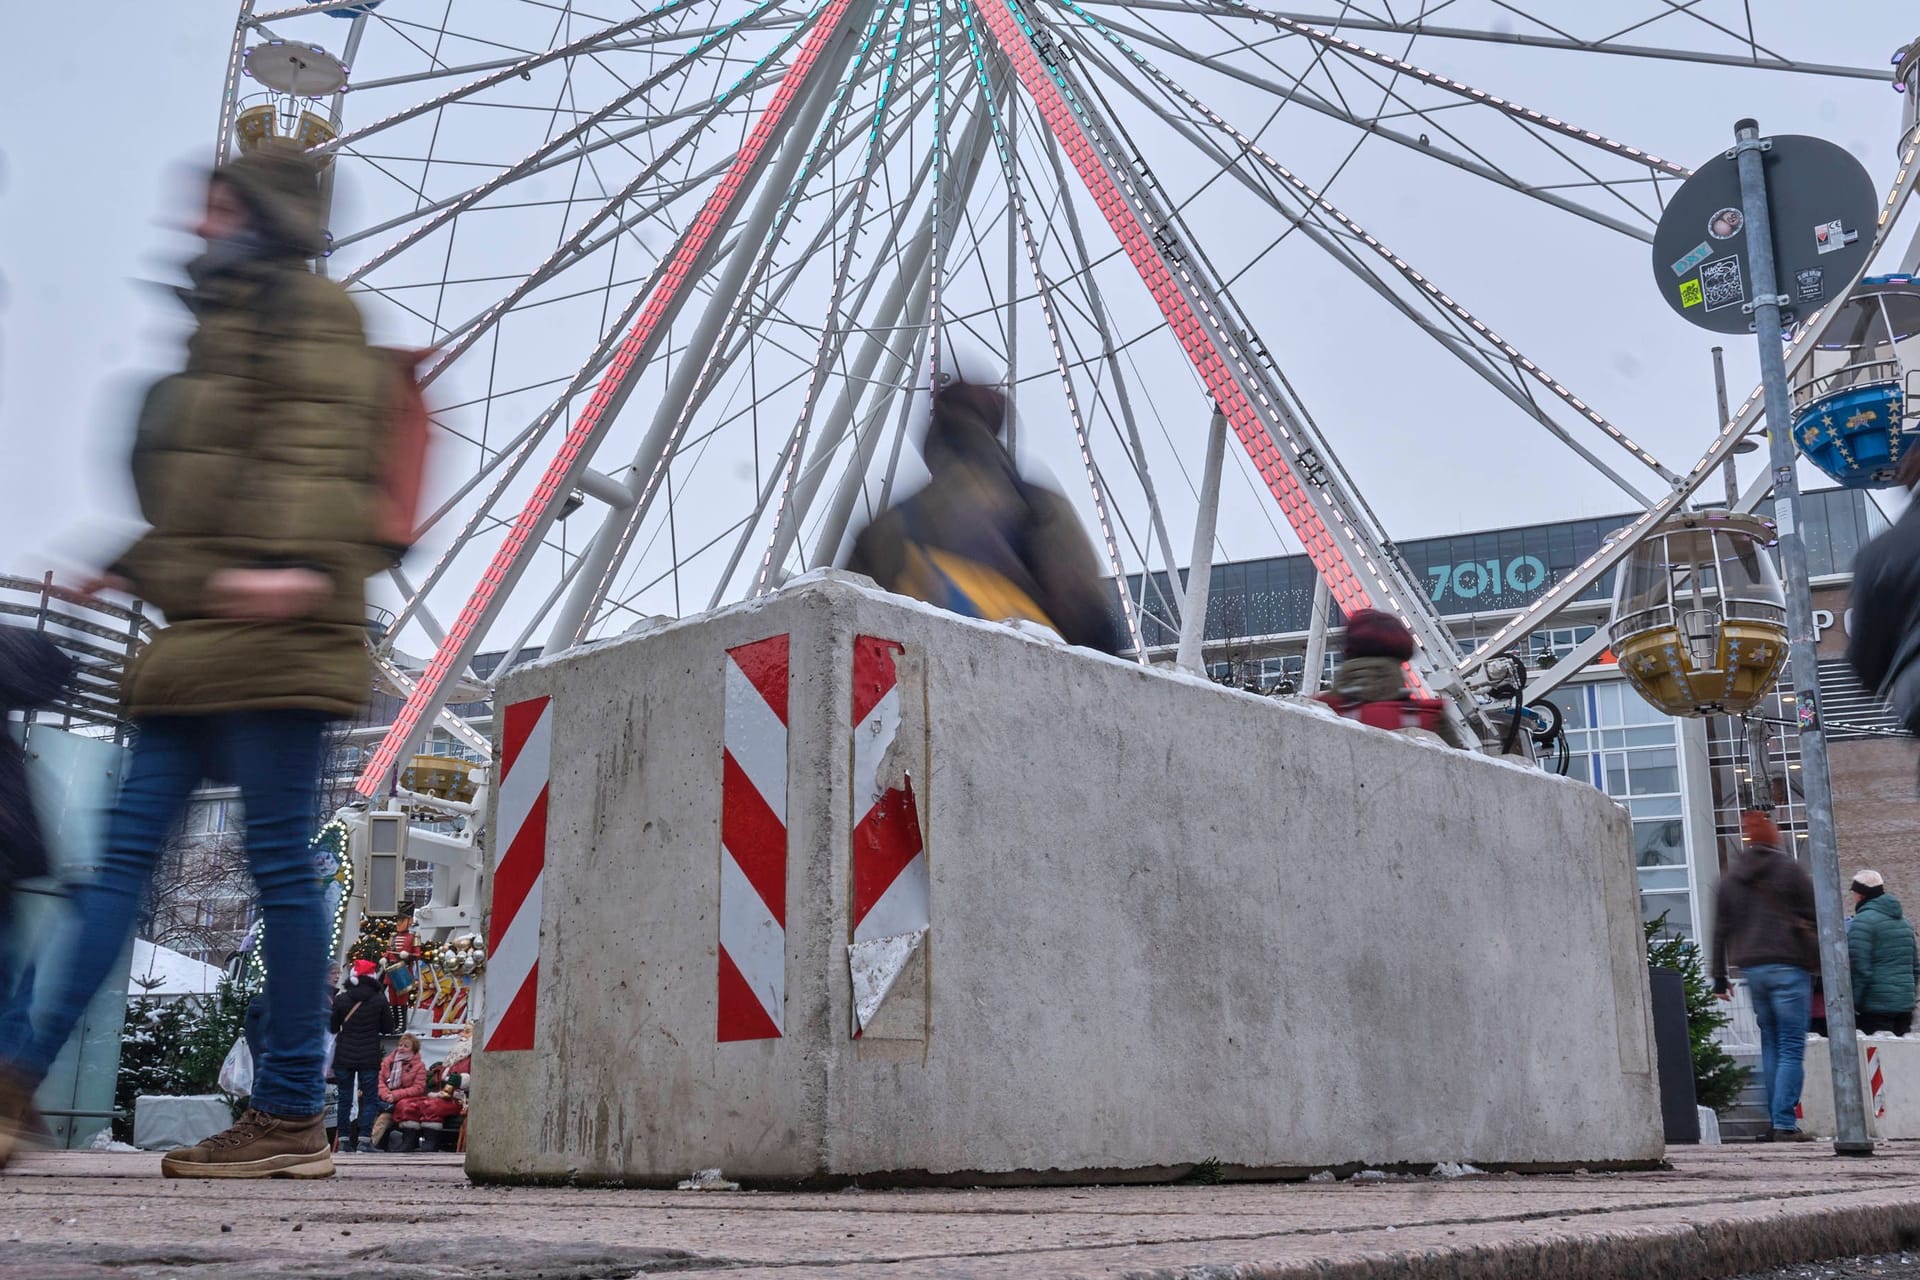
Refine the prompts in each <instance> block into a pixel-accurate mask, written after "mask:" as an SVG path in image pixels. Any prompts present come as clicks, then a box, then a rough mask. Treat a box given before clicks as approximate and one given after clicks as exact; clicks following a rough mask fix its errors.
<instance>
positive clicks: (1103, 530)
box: [963, 0, 1147, 664]
mask: <svg viewBox="0 0 1920 1280" xmlns="http://www.w3.org/2000/svg"><path fill="white" fill-rule="evenodd" d="M963 2H964V3H967V4H969V5H971V6H972V7H973V8H975V9H976V11H977V10H979V8H980V5H977V4H974V0H963ZM984 3H985V4H986V5H994V6H997V5H998V4H999V3H1000V0H984ZM996 16H998V15H997V14H996ZM988 23H989V25H991V23H992V19H991V18H989V19H988ZM966 34H967V45H968V52H969V54H970V55H971V57H972V59H973V66H974V76H975V78H976V79H977V80H978V82H979V85H980V102H981V109H982V110H983V111H985V112H986V116H987V122H988V126H989V128H991V130H992V132H993V141H994V150H995V152H996V153H997V155H998V156H999V159H1000V173H1001V177H1002V179H1003V180H1004V181H1005V182H1006V187H1007V216H1008V217H1010V218H1012V219H1014V220H1015V221H1016V222H1017V223H1018V225H1019V229H1020V241H1021V244H1022V246H1023V247H1024V248H1025V250H1026V256H1027V265H1028V267H1029V269H1030V270H1031V271H1032V273H1033V283H1034V288H1035V289H1036V291H1037V292H1038V299H1039V303H1040V314H1041V317H1042V319H1043V320H1044V321H1045V323H1046V326H1047V340H1048V342H1049V344H1050V345H1051V347H1052V349H1053V357H1054V362H1055V364H1056V365H1057V366H1058V370H1059V376H1060V386H1061V391H1062V393H1063V394H1064V396H1065V397H1066V403H1067V417H1068V419H1069V420H1070V421H1071V422H1072V423H1073V434H1074V439H1075V441H1076V442H1077V443H1078V445H1079V448H1080V461H1081V464H1082V466H1083V467H1084V469H1085V471H1086V475H1087V484H1088V487H1089V488H1090V489H1091V490H1092V491H1093V509H1094V515H1095V518H1096V519H1097V520H1098V521H1099V525H1100V536H1101V540H1102V542H1103V543H1104V545H1105V549H1106V553H1107V560H1108V563H1109V564H1110V565H1111V566H1112V568H1113V572H1114V580H1115V581H1116V582H1122V583H1124V582H1125V581H1126V580H1127V570H1126V565H1125V564H1124V563H1123V562H1122V560H1121V558H1120V545H1119V542H1118V541H1117V540H1116V538H1115V535H1114V519H1113V514H1112V511H1111V504H1110V503H1109V500H1108V496H1107V491H1106V485H1105V484H1104V483H1103V482H1102V481H1101V478H1100V471H1099V467H1098V466H1097V465H1096V464H1095V462H1094V458H1093V444H1092V441H1091V440H1090V439H1089V438H1088V434H1087V424H1086V420H1085V418H1084V417H1083V416H1082V415H1081V412H1080V396H1079V392H1078V390H1077V388H1076V387H1075V385H1074V376H1073V371H1072V370H1071V369H1070V368H1068V366H1067V352H1066V348H1065V346H1064V345H1063V343H1062V340H1061V329H1060V323H1059V319H1058V317H1057V316H1056V314H1055V307H1054V302H1053V291H1052V289H1051V287H1050V286H1049V284H1048V281H1047V276H1046V271H1045V269H1044V267H1043V266H1042V264H1041V261H1040V248H1039V245H1038V243H1037V242H1036V241H1035V239H1034V234H1033V226H1032V224H1031V222H1030V221H1029V220H1028V217H1027V204H1026V196H1025V194H1024V192H1023V190H1022V188H1021V184H1020V166H1019V165H1018V163H1016V161H1015V158H1014V152H1013V147H1012V144H1011V142H1010V141H1009V139H1008V137H1007V131H1006V127H1005V124H1004V122H1003V120H1002V113H1001V104H1000V101H999V98H1000V94H999V92H998V91H997V89H996V86H995V85H994V83H993V76H992V75H991V74H990V73H989V71H988V69H987V59H986V54H985V51H984V50H983V49H982V47H981V44H980V40H979V38H978V36H977V35H976V34H975V33H974V27H973V24H972V23H968V24H967V26H966ZM1002 52H1003V53H1007V51H1006V50H1004V49H1003V50H1002ZM1008 58H1009V59H1010V58H1011V54H1008ZM1001 65H1002V66H1003V67H1004V68H1005V70H1006V74H1005V79H1006V90H1007V100H1008V101H1011V100H1012V95H1013V92H1014V90H1015V86H1016V85H1017V83H1018V77H1017V75H1016V74H1015V72H1014V69H1013V67H1012V65H1010V62H1009V61H1003V62H1002V63H1001ZM1008 305H1009V306H1011V305H1012V301H1011V300H1009V302H1008ZM1120 611H1121V614H1122V616H1123V617H1124V619H1125V621H1126V627H1127V634H1128V636H1129V637H1130V638H1131V639H1132V641H1133V650H1134V655H1135V657H1136V658H1138V660H1139V661H1140V662H1141V663H1143V664H1144V663H1145V662H1146V660H1147V649H1146V644H1145V641H1144V640H1143V639H1142V636H1141V632H1140V616H1139V614H1138V612H1137V611H1136V610H1135V609H1134V605H1133V599H1132V597H1131V596H1130V595H1128V593H1126V592H1125V591H1122V592H1121V593H1120Z"/></svg>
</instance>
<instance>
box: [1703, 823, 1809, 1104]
mask: <svg viewBox="0 0 1920 1280" xmlns="http://www.w3.org/2000/svg"><path fill="white" fill-rule="evenodd" d="M1740 833H1741V834H1742V835H1743V836H1745V837H1746V847H1745V848H1743V849H1741V851H1740V852H1739V853H1737V854H1735V855H1734V858H1733V861H1732V863H1731V864H1729V865H1728V867H1727V873H1726V874H1725V875H1724V876H1722V877H1721V878H1720V888H1719V890H1718V891H1717V893H1716V896H1715V909H1714V913H1713V990H1714V994H1715V995H1717V996H1719V997H1720V998H1721V999H1722V1000H1728V999H1731V998H1732V994H1733V993H1732V988H1731V986H1730V985H1729V983H1728V976H1727V971H1728V966H1729V965H1736V966H1738V967H1739V969H1740V976H1741V977H1743V978H1745V979H1746V981H1747V993H1748V994H1749V995H1750V996H1752V997H1753V1016H1754V1021H1756V1022H1758V1023H1759V1024H1760V1082H1761V1087H1762V1088H1763V1089H1764V1091H1765V1096H1766V1099H1767V1110H1768V1112H1769V1113H1770V1114H1771V1115H1772V1122H1773V1131H1772V1133H1771V1134H1770V1135H1769V1137H1768V1138H1767V1141H1770V1142H1806V1141H1808V1140H1809V1135H1808V1133H1807V1132H1806V1130H1804V1129H1802V1128H1801V1127H1800V1121H1799V1119H1798V1118H1797V1117H1796V1116H1795V1115H1794V1109H1795V1107H1797V1106H1798V1105H1799V1102H1800V1086H1801V1084H1802V1083H1804V1082H1805V1079H1806V1068H1805V1067H1804V1065H1803V1062H1804V1060H1805V1058H1806V1052H1807V1021H1808V1019H1809V1018H1810V1017H1811V1016H1812V1007H1813V975H1814V973H1815V971H1816V970H1817V968H1818V966H1819V948H1818V947H1817V946H1816V945H1815V941H1814V940H1815V937H1816V932H1815V924H1814V914H1813V877H1812V876H1810V875H1808V874H1807V869H1806V868H1805V867H1803V866H1801V865H1800V864H1799V863H1798V862H1796V861H1794V859H1793V855H1791V854H1789V853H1787V852H1786V848H1785V843H1786V842H1785V841H1783V840H1782V839H1781V838H1780V827H1779V825H1778V824H1776V823H1775V822H1774V820H1773V818H1772V817H1771V816H1769V815H1768V814H1765V813H1763V812H1761V811H1760V810H1758V809H1749V810H1748V811H1747V812H1746V813H1744V814H1742V815H1740Z"/></svg>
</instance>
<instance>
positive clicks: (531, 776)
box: [481, 698, 553, 1053]
mask: <svg viewBox="0 0 1920 1280" xmlns="http://www.w3.org/2000/svg"><path fill="white" fill-rule="evenodd" d="M552 773H553V699H552V698H530V699H528V700H527V701H525V702H514V703H510V704H508V706H507V710H506V715H505V717H504V718H503V720H502V722H501V731H500V800H499V809H498V811H497V816H496V818H495V821H494V836H495V841H496V843H495V845H494V848H496V849H497V850H499V856H498V858H497V859H496V860H495V862H494V867H493V904H492V910H491V914H490V916H489V917H488V924H487V1007H488V1012H489V1017H488V1022H489V1024H490V1025H489V1026H488V1027H487V1031H486V1035H485V1037H484V1038H483V1040H482V1042H481V1044H482V1049H483V1051H484V1052H487V1053H500V1052H503V1051H505V1050H510V1049H531V1048H533V1031H534V1012H535V1008H536V1005H537V1004H538V1001H539V988H540V898H541V889H542V886H543V884H544V883H545V879H546V869H547V783H548V779H549V778H550V777H551V776H552Z"/></svg>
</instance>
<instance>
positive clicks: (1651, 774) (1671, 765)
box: [1628, 751, 1680, 796]
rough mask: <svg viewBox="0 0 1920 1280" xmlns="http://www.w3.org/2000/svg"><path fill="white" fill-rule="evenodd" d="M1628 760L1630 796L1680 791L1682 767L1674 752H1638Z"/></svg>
mask: <svg viewBox="0 0 1920 1280" xmlns="http://www.w3.org/2000/svg"><path fill="white" fill-rule="evenodd" d="M1628 759H1629V760H1630V761H1631V762H1632V764H1631V767H1630V769H1629V770H1628V776H1629V778H1630V779H1631V788H1630V791H1629V794H1631V795H1636V796H1644V795H1658V794H1665V793H1669V792H1678V791H1679V790H1680V766H1679V764H1678V763H1677V762H1675V761H1674V755H1673V752H1672V751H1636V752H1634V753H1633V754H1632V755H1631V756H1629V757H1628Z"/></svg>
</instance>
